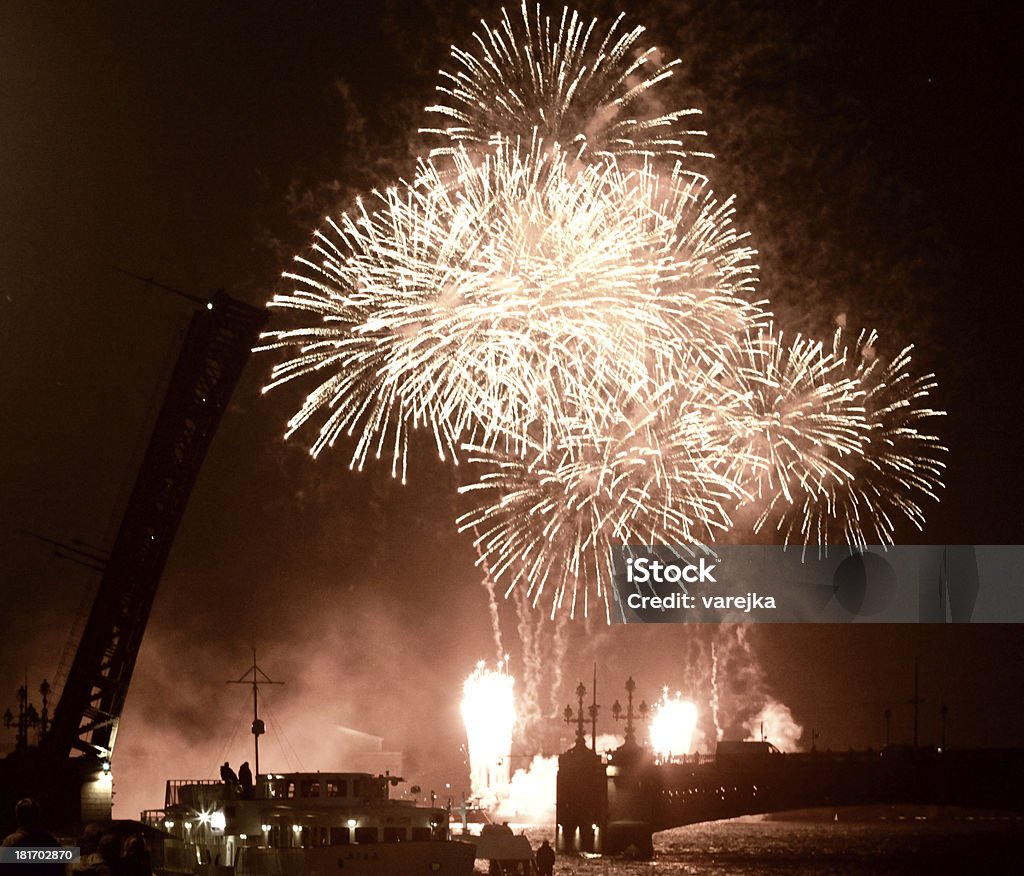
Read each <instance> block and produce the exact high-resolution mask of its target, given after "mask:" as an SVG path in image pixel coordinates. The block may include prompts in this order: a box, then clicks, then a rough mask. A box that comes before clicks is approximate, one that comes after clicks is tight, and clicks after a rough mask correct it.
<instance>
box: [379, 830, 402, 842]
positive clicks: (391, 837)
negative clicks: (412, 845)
mask: <svg viewBox="0 0 1024 876" xmlns="http://www.w3.org/2000/svg"><path fill="white" fill-rule="evenodd" d="M404 841H405V828H404V827H385V828H384V842H386V843H400V842H404Z"/></svg>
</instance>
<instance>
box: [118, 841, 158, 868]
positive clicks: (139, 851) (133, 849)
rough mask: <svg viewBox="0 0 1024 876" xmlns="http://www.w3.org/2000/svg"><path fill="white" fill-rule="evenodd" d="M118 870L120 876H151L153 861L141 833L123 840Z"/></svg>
mask: <svg viewBox="0 0 1024 876" xmlns="http://www.w3.org/2000/svg"><path fill="white" fill-rule="evenodd" d="M118 872H119V873H120V874H121V876H152V873H153V862H152V860H151V858H150V857H149V849H147V848H146V841H145V840H144V839H143V838H142V836H141V834H135V835H134V836H130V837H128V839H126V840H125V841H124V849H123V851H122V853H121V862H120V865H119V866H118Z"/></svg>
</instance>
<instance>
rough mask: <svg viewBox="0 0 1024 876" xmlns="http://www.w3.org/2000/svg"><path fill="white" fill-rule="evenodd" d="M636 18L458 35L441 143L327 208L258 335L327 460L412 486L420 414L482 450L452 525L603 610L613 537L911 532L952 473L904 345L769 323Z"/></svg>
mask: <svg viewBox="0 0 1024 876" xmlns="http://www.w3.org/2000/svg"><path fill="white" fill-rule="evenodd" d="M642 32H643V31H642V28H635V29H633V30H626V29H624V28H623V27H622V18H621V17H620V18H619V19H617V20H616V21H615V23H614V24H613V25H612V27H611V28H610V29H609V30H607V31H606V32H602V31H601V30H600V29H599V27H598V25H597V23H596V21H589V22H588V21H587V20H585V19H584V18H582V17H580V16H579V15H578V14H577V13H574V12H571V11H569V10H563V12H562V13H561V16H560V17H558V18H550V17H547V16H544V15H542V14H541V12H540V9H539V7H538V8H536V9H533V10H532V11H531V9H530V8H528V7H527V6H526V4H525V3H524V4H523V5H522V6H521V7H520V8H519V10H518V13H515V12H513V13H509V12H507V11H502V13H501V19H500V22H499V23H498V24H497V26H494V27H488V26H486V25H485V27H484V29H483V30H482V31H481V32H478V33H477V35H476V37H475V43H476V44H475V48H474V50H473V51H465V50H461V49H457V48H456V49H453V51H452V61H453V63H452V66H451V69H449V70H447V71H443V72H442V74H441V76H442V82H441V84H440V85H439V88H438V90H439V93H440V94H441V99H440V102H439V103H438V104H437V105H435V106H432V107H429V108H428V112H430V113H431V114H432V116H433V117H434V118H435V119H439V121H438V123H437V124H436V125H435V126H434V127H432V128H429V129H426V131H427V132H428V133H429V134H431V135H432V136H433V137H435V138H438V139H437V140H435V143H440V145H437V146H436V148H435V149H434V151H433V153H432V155H431V157H429V158H424V159H422V160H420V161H419V163H418V164H417V167H416V172H415V174H414V175H413V177H412V181H411V182H409V183H406V182H399V183H398V184H396V185H395V186H392V187H391V188H388V189H387V190H385V191H383V192H379V193H375V194H374V195H373V197H372V198H370V199H369V200H368V201H367V202H366V203H363V202H360V203H358V204H357V205H356V207H355V209H354V210H352V211H350V212H349V213H347V214H345V215H343V216H341V217H340V218H338V219H328V220H327V222H326V224H325V226H324V228H323V229H322V230H321V231H319V232H317V234H316V235H315V240H314V246H313V250H312V253H311V254H309V255H308V256H304V257H300V258H297V259H296V266H295V268H294V270H292V271H290V272H289V273H287V274H285V280H286V282H287V283H289V284H290V289H288V290H287V291H282V292H281V293H280V294H278V295H276V296H275V297H274V299H273V300H272V301H271V302H270V305H271V306H272V307H275V308H279V309H281V310H284V311H287V312H289V313H290V314H292V316H293V318H294V319H295V321H296V322H297V323H298V325H297V326H296V327H293V328H286V329H280V330H276V331H273V332H270V333H268V334H267V335H265V337H264V346H263V347H262V349H270V350H277V351H279V352H282V353H283V354H284V359H283V361H281V362H280V363H279V364H278V365H276V366H275V367H274V369H273V371H272V374H271V379H270V381H269V383H268V385H267V387H266V388H267V389H270V388H272V387H275V386H278V385H280V384H284V383H289V382H291V381H293V380H296V379H300V378H301V379H308V380H310V381H315V382H316V385H315V386H314V387H313V389H312V390H311V391H310V392H309V393H308V395H307V396H306V398H305V400H304V402H303V403H302V405H301V407H300V408H299V410H298V411H297V412H296V413H295V415H294V416H293V417H292V418H291V420H290V421H289V424H288V434H291V433H293V432H295V431H296V430H298V429H300V428H302V427H303V426H304V425H306V424H308V423H315V422H317V421H320V427H319V428H320V432H319V436H318V437H317V438H316V440H315V441H314V442H313V445H312V448H311V452H312V453H313V454H314V455H317V454H319V453H320V452H321V451H322V450H323V449H324V448H325V447H328V446H331V445H334V444H335V443H337V442H338V441H339V440H346V439H349V438H351V439H353V442H352V443H353V445H354V446H353V450H352V457H351V465H352V466H353V467H362V466H363V465H364V464H365V463H366V461H367V459H369V458H371V457H376V458H380V457H384V456H389V457H390V460H391V467H392V473H393V474H395V475H399V474H400V475H401V477H402V479H403V481H404V480H405V477H406V472H407V467H408V452H409V446H410V434H411V433H412V431H413V430H416V429H421V430H424V431H428V432H429V433H430V434H431V435H432V436H433V440H434V443H435V446H436V448H437V452H438V454H439V455H440V456H441V458H442V459H445V460H450V461H453V462H458V461H459V460H460V459H461V458H465V457H466V456H468V458H469V459H470V462H471V463H472V470H473V472H474V473H477V474H478V477H477V480H476V481H475V482H473V483H469V484H468V485H467V486H465V487H463V489H462V491H463V492H464V493H465V494H466V495H467V499H468V500H471V501H474V502H475V505H474V506H473V507H472V509H471V510H470V511H469V512H468V513H467V514H465V515H464V516H463V517H461V518H460V520H459V521H458V525H459V527H460V530H462V531H467V530H472V531H473V533H474V537H475V545H476V548H477V551H478V555H479V557H480V560H481V564H482V565H484V566H485V569H487V570H489V573H490V574H492V575H493V576H494V582H492V586H493V583H498V582H500V583H501V585H502V586H504V587H505V588H506V590H510V589H511V588H513V587H517V586H519V587H522V588H523V589H524V590H525V591H526V592H527V594H528V597H529V599H530V600H531V601H532V603H533V604H534V605H536V604H538V602H539V601H540V600H541V599H542V598H545V599H547V600H549V601H550V606H551V612H552V613H554V612H555V610H557V609H558V607H559V606H562V605H567V606H568V609H569V611H570V612H571V613H572V614H573V615H575V614H576V613H577V612H578V611H582V612H583V613H584V614H588V613H589V611H590V609H591V606H592V604H593V602H594V600H598V601H603V602H604V609H605V615H606V617H607V616H608V615H609V613H610V609H611V600H609V599H608V598H607V597H608V587H609V585H610V583H611V580H612V551H613V549H614V548H616V547H619V546H621V545H624V544H630V543H632V544H664V545H673V546H676V545H678V546H688V545H695V544H701V543H707V542H712V541H714V540H715V536H716V535H720V534H722V533H725V532H727V531H728V530H729V529H730V528H731V527H732V526H733V520H732V518H733V515H734V514H735V513H736V512H738V511H740V510H742V511H743V512H744V513H748V512H749V513H750V514H751V519H755V518H756V522H754V524H753V525H754V528H755V530H756V531H764V530H768V529H770V528H771V527H774V528H775V530H776V531H777V532H778V533H779V534H780V536H781V537H782V538H783V539H785V541H786V542H790V541H794V542H796V541H800V542H803V543H804V544H805V545H807V544H812V543H818V544H828V543H833V542H834V541H835V540H837V539H841V540H842V541H845V542H846V543H849V544H852V545H857V546H863V545H864V544H865V543H866V541H867V540H868V539H872V540H877V541H879V542H882V543H891V542H892V538H893V534H894V532H895V528H896V519H897V518H899V517H904V518H906V519H907V520H909V521H910V522H911V523H913V524H914V525H916V526H918V527H921V526H922V525H923V510H922V504H921V503H922V502H923V497H926V496H927V497H935V495H936V493H937V491H938V489H939V488H940V487H941V477H942V471H943V468H944V464H943V462H942V457H943V454H944V453H945V448H944V447H943V446H942V445H941V443H940V441H939V439H938V438H936V437H935V436H934V435H932V434H931V433H930V428H931V423H932V420H933V418H934V417H936V416H939V415H940V413H941V412H939V411H937V410H935V409H933V408H931V407H928V399H929V396H930V394H931V391H932V390H933V389H934V387H935V383H934V379H933V377H932V376H931V375H928V376H925V377H919V378H914V377H913V376H912V375H911V373H910V365H911V348H909V347H908V348H906V349H904V350H902V351H901V352H900V353H899V354H898V355H897V356H895V357H894V358H893V359H892V360H891V361H889V362H883V361H882V360H880V359H879V358H878V357H877V356H876V355H875V346H876V337H875V335H874V334H873V333H872V334H864V335H861V336H860V337H858V338H856V339H850V338H848V337H847V336H846V335H845V334H844V333H842V332H838V333H837V334H836V337H835V340H834V342H833V347H832V350H831V352H828V351H827V350H826V349H825V348H824V347H823V345H822V344H820V343H817V342H814V341H811V340H808V339H805V338H801V337H799V336H797V337H796V338H795V339H794V340H793V341H792V342H788V343H787V342H784V340H783V337H782V335H781V334H776V333H775V331H774V328H773V326H772V325H771V324H770V322H769V320H770V316H769V315H768V313H767V311H766V309H765V308H764V307H763V306H762V305H763V304H764V302H758V301H755V299H754V292H755V290H756V280H757V277H756V274H757V268H756V265H755V264H754V256H755V253H754V250H753V249H752V248H751V246H750V245H749V242H748V239H747V237H746V235H745V234H743V233H741V232H740V231H738V230H737V229H736V228H735V227H734V224H733V204H732V200H731V199H719V198H717V197H716V196H715V194H714V193H713V192H712V190H711V188H710V186H709V184H708V181H707V179H705V178H704V177H703V176H701V175H699V174H696V173H694V172H693V171H692V168H690V167H688V166H687V165H685V164H682V163H675V164H674V166H670V161H666V159H670V160H671V161H674V160H675V159H678V158H684V157H686V156H692V155H706V153H701V152H694V151H693V150H692V149H691V148H690V146H689V143H690V142H692V138H693V137H694V136H697V135H700V134H701V133H702V132H699V131H695V130H687V128H686V125H687V120H688V118H689V117H691V116H692V115H693V114H694V113H695V112H696V111H695V110H689V109H666V108H665V107H664V106H662V103H661V100H660V95H661V94H663V93H664V92H665V91H666V89H665V88H664V83H666V81H667V80H668V79H669V77H670V76H671V74H672V71H673V69H674V67H675V66H676V64H677V63H678V62H675V61H673V62H671V63H669V64H664V65H663V64H661V63H660V60H659V55H658V52H657V50H655V49H653V48H649V49H646V50H644V49H642V48H641V47H640V43H639V40H640V36H641V34H642ZM696 142H699V141H696ZM488 580H490V577H489V576H488Z"/></svg>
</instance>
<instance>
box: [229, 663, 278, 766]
mask: <svg viewBox="0 0 1024 876" xmlns="http://www.w3.org/2000/svg"><path fill="white" fill-rule="evenodd" d="M250 676H251V677H250ZM227 684H251V685H252V744H253V750H254V754H255V758H254V761H253V763H254V769H253V776H254V777H255V779H256V781H257V782H258V781H259V775H260V736H262V735H263V734H264V733H266V732H267V728H266V725H265V724H264V723H263V721H262V720H261V719H260V715H259V707H258V701H259V692H260V685H261V684H284V682H283V681H272V680H271V678H270V677H269V676H268V675H267V673H265V672H264V671H263V670H262V669H260V667H259V666H258V665H257V663H256V649H255V648H253V649H252V666H250V667H249V668H248V669H246V670H245V672H244V673H242V677H241V678H239V679H237V680H236V681H229V682H227Z"/></svg>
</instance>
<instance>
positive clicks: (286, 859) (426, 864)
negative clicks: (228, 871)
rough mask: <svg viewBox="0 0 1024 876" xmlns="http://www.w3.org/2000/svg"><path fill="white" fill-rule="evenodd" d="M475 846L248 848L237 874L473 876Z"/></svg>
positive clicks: (451, 843)
mask: <svg viewBox="0 0 1024 876" xmlns="http://www.w3.org/2000/svg"><path fill="white" fill-rule="evenodd" d="M474 858H475V853H474V847H473V846H472V845H470V844H469V843H461V842H455V841H439V840H431V841H427V842H415V841H413V842H399V843H368V844H365V845H363V844H361V845H351V846H334V847H331V848H323V849H251V848H250V849H245V850H244V852H243V853H242V854H240V855H239V857H238V861H237V862H236V865H235V874H236V876H406V874H408V876H417V874H421V873H422V874H429V873H440V874H443V876H469V874H471V873H472V872H473V861H474Z"/></svg>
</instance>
